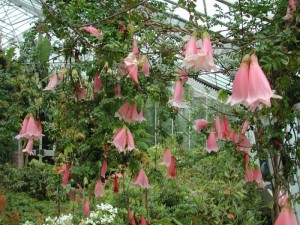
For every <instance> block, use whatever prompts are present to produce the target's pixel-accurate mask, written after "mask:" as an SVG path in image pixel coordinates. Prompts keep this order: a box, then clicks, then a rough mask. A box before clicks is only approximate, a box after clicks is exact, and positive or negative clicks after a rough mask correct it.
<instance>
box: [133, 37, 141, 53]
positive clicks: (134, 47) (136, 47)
mask: <svg viewBox="0 0 300 225" xmlns="http://www.w3.org/2000/svg"><path fill="white" fill-rule="evenodd" d="M132 45H133V49H132V52H133V53H134V54H139V47H138V45H137V41H136V39H135V38H133V40H132Z"/></svg>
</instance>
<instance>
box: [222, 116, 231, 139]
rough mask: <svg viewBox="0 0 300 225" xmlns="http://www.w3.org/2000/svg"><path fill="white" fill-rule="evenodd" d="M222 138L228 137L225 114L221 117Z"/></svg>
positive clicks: (228, 131)
mask: <svg viewBox="0 0 300 225" xmlns="http://www.w3.org/2000/svg"><path fill="white" fill-rule="evenodd" d="M222 138H223V139H229V138H230V127H229V124H228V121H227V118H226V116H225V115H223V119H222Z"/></svg>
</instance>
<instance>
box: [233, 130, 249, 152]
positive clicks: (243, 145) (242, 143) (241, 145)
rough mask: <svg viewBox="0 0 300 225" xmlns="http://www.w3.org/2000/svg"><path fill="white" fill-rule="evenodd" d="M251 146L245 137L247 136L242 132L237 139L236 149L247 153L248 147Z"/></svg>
mask: <svg viewBox="0 0 300 225" xmlns="http://www.w3.org/2000/svg"><path fill="white" fill-rule="evenodd" d="M250 148H252V144H251V142H250V141H249V139H248V138H247V136H246V135H245V134H243V133H241V134H240V136H239V141H238V143H237V148H236V150H237V151H240V152H245V153H248V151H249V150H248V149H250Z"/></svg>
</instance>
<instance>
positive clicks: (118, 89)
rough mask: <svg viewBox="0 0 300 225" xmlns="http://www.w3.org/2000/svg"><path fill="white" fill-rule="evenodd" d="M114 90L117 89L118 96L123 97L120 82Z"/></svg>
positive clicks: (116, 95)
mask: <svg viewBox="0 0 300 225" xmlns="http://www.w3.org/2000/svg"><path fill="white" fill-rule="evenodd" d="M114 91H115V97H116V98H123V96H122V93H121V85H120V84H116V85H115V89H114Z"/></svg>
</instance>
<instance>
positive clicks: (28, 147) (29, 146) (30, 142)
mask: <svg viewBox="0 0 300 225" xmlns="http://www.w3.org/2000/svg"><path fill="white" fill-rule="evenodd" d="M32 149H33V139H32V138H30V139H28V142H27V145H26V147H25V148H24V149H23V150H22V152H27V153H28V154H29V155H32V154H33V152H32Z"/></svg>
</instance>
